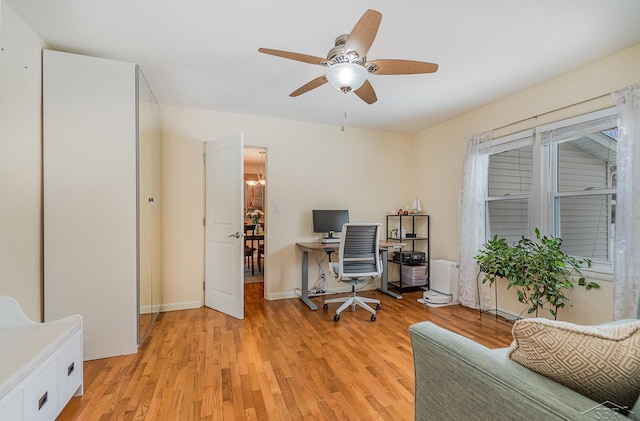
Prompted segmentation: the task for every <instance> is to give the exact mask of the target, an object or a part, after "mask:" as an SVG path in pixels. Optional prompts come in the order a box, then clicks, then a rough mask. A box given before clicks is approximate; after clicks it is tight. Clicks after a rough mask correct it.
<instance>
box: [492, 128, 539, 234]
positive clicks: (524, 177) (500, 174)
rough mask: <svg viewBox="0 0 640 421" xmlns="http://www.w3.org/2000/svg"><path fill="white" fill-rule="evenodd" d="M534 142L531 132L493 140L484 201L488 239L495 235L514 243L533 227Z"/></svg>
mask: <svg viewBox="0 0 640 421" xmlns="http://www.w3.org/2000/svg"><path fill="white" fill-rule="evenodd" d="M533 143H534V138H533V132H532V131H528V132H523V133H518V134H516V135H513V136H510V137H507V138H502V139H497V140H496V141H492V145H491V147H490V153H489V174H488V188H487V192H488V194H487V202H486V215H487V221H486V232H487V235H488V237H489V238H492V237H493V236H494V235H497V236H498V237H502V238H506V239H507V241H508V242H509V243H514V242H517V241H518V240H519V239H520V238H521V237H522V236H523V235H525V236H528V235H529V232H530V231H531V230H532V229H533V228H532V227H531V225H530V224H531V208H532V203H533V177H534V168H533ZM534 228H535V227H534Z"/></svg>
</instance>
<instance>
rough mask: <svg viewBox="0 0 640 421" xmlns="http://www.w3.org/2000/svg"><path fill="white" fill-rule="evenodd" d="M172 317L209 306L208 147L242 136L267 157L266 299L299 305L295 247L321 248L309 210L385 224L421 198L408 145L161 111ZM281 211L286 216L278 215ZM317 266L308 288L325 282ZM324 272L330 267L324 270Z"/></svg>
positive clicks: (242, 118) (306, 127) (353, 133)
mask: <svg viewBox="0 0 640 421" xmlns="http://www.w3.org/2000/svg"><path fill="white" fill-rule="evenodd" d="M161 120H162V126H163V140H162V148H163V165H164V172H163V197H164V208H163V211H164V213H163V225H164V230H163V236H164V245H165V247H164V258H163V261H164V268H163V269H164V285H163V303H164V308H165V309H173V308H185V307H190V306H195V305H200V303H201V302H202V281H203V278H204V272H203V268H204V252H203V248H204V237H203V235H204V228H203V226H202V218H203V216H204V163H203V162H202V154H203V147H204V142H206V141H209V140H214V139H217V138H221V137H224V136H226V135H228V134H231V133H238V132H243V133H244V134H245V144H246V146H259V147H265V148H266V150H267V153H266V179H267V190H266V206H265V211H266V244H267V246H266V254H267V258H266V261H267V264H266V273H265V279H266V289H265V292H266V296H267V298H269V299H277V298H287V297H294V296H295V295H294V290H295V289H296V288H299V287H300V257H301V256H300V251H299V250H297V248H296V247H295V243H296V241H309V240H313V239H314V238H317V237H315V236H314V235H313V233H312V229H311V209H314V208H329V209H331V208H346V209H349V211H350V218H351V220H352V221H362V222H364V221H373V222H381V223H384V221H385V220H384V215H385V214H386V213H387V212H388V210H390V209H394V208H398V207H400V206H406V205H408V204H409V203H410V202H411V200H412V198H413V197H414V196H415V194H416V193H415V190H414V189H413V185H412V183H408V182H407V180H411V176H412V174H413V167H412V165H410V162H411V160H412V158H411V157H412V154H413V150H412V138H411V136H408V135H400V134H394V133H385V132H379V131H371V130H359V129H352V128H348V127H347V128H345V131H344V132H343V131H341V130H340V127H339V126H328V125H319V124H310V123H303V122H294V121H286V120H276V119H269V118H261V117H253V116H246V115H238V114H229V113H221V112H213V111H206V110H196V109H185V108H177V107H169V106H163V107H162V119H161ZM274 203H279V204H280V208H281V212H280V213H274V212H273V205H274ZM318 257H320V255H318V256H311V257H310V279H311V281H313V280H314V279H316V278H317V276H318V273H319V272H318V268H317V264H315V262H316V258H318ZM325 265H326V263H325Z"/></svg>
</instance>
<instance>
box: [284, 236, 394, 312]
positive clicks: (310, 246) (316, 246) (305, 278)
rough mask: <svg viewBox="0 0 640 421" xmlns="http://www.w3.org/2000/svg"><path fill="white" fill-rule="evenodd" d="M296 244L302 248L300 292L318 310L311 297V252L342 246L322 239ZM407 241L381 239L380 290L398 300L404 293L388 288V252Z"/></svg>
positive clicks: (312, 308)
mask: <svg viewBox="0 0 640 421" xmlns="http://www.w3.org/2000/svg"><path fill="white" fill-rule="evenodd" d="M296 245H297V246H298V247H299V248H300V250H302V290H301V294H300V299H301V300H302V302H303V303H305V304H306V305H307V306H309V308H310V309H311V310H317V309H318V306H316V305H315V304H314V303H313V302H312V301H311V300H310V299H309V252H310V251H313V252H318V251H322V252H325V253H327V254H330V253H333V252H337V251H338V248H339V247H340V243H323V242H321V241H312V242H308V243H296ZM406 245H407V244H406V243H401V242H399V241H388V240H381V241H380V254H381V258H382V276H381V277H380V288H378V291H380V292H384V293H385V294H388V295H390V296H392V297H394V298H397V299H398V300H401V299H402V295H400V294H396V293H395V292H393V291H389V288H388V279H389V278H388V273H389V272H388V270H387V262H388V253H389V249H390V248H402V247H404V246H406Z"/></svg>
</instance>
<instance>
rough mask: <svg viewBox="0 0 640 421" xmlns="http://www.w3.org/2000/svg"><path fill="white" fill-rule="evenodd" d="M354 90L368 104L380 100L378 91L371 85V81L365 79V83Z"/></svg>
mask: <svg viewBox="0 0 640 421" xmlns="http://www.w3.org/2000/svg"><path fill="white" fill-rule="evenodd" d="M354 92H355V94H356V95H358V96H359V97H360V99H362V100H363V101H364V102H366V103H367V104H373V103H374V102H376V101H377V100H378V97H377V96H376V92H375V91H374V90H373V86H371V83H369V81H368V80H365V81H364V84H363V85H362V86H361V87H359V88H358V89H356V90H355V91H354Z"/></svg>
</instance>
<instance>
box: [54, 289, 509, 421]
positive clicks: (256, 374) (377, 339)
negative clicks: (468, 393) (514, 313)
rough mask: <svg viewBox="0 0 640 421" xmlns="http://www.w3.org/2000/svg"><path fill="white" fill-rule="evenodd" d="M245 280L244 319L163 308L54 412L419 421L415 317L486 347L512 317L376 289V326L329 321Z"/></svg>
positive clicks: (503, 334)
mask: <svg viewBox="0 0 640 421" xmlns="http://www.w3.org/2000/svg"><path fill="white" fill-rule="evenodd" d="M262 288H263V284H262V283H252V284H246V285H245V301H246V304H245V319H244V320H236V319H234V318H231V317H229V316H226V315H224V314H221V313H219V312H216V311H214V310H211V309H208V308H200V309H195V310H183V311H173V312H168V313H162V314H161V315H160V316H159V317H158V320H157V321H156V323H155V325H154V327H153V328H152V331H151V332H150V335H149V336H148V337H147V339H146V340H145V342H144V343H143V344H142V346H141V348H140V350H139V352H138V353H137V354H135V355H127V356H121V357H114V358H106V359H101V360H94V361H87V362H85V364H84V381H85V394H84V396H82V397H78V398H73V399H72V400H71V402H70V403H69V404H68V405H67V407H66V408H65V409H64V411H63V412H62V414H61V415H60V417H59V418H58V419H59V420H201V419H202V420H303V419H305V420H412V419H413V418H414V416H413V380H414V373H413V359H412V353H411V343H410V340H409V336H408V331H407V329H408V327H409V325H411V324H413V323H416V322H419V321H423V320H430V321H432V322H434V323H436V324H438V325H441V326H444V327H447V328H449V329H450V330H453V331H456V332H458V333H460V334H462V335H464V336H467V337H469V338H471V339H473V340H474V341H477V342H479V343H482V344H484V345H486V346H488V347H490V348H497V347H504V346H507V345H508V344H509V343H510V342H511V333H510V332H511V325H510V324H508V323H506V322H502V321H499V320H495V319H493V318H491V317H488V316H484V317H483V318H482V319H481V320H479V317H478V313H477V312H476V311H473V310H470V309H467V308H463V307H461V306H450V307H441V308H431V307H427V306H425V305H423V304H420V303H418V302H417V301H416V299H417V298H419V297H420V296H421V292H411V293H405V294H403V299H402V300H396V299H394V298H391V297H389V296H387V295H384V294H381V293H379V292H377V291H366V292H364V293H362V295H365V296H371V297H375V298H379V299H380V300H381V304H382V308H381V310H380V311H379V312H378V319H377V321H376V322H371V321H370V320H369V313H368V312H366V311H364V310H362V309H359V310H357V311H356V312H353V313H352V312H346V313H343V315H342V318H341V320H340V321H339V322H337V323H336V322H334V321H333V312H335V305H332V306H331V308H330V309H329V311H328V312H324V311H322V309H321V308H322V304H321V303H322V299H321V298H314V301H316V302H317V303H319V307H320V309H319V310H318V311H311V310H309V309H308V308H307V307H306V306H305V305H304V304H303V303H302V302H301V301H300V300H298V299H289V300H278V301H265V300H263V298H262V294H263V289H262Z"/></svg>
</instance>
